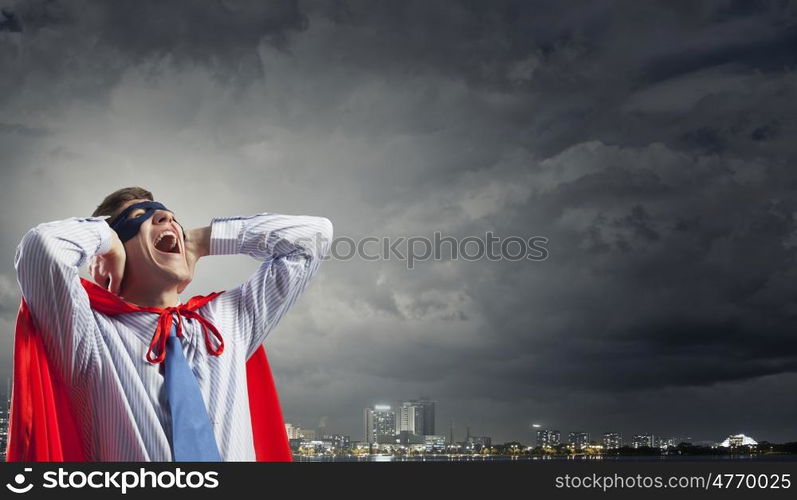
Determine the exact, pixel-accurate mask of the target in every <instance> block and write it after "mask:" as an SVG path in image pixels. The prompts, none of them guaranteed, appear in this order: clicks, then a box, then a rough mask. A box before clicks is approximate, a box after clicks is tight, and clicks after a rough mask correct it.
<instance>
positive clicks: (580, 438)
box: [567, 432, 589, 450]
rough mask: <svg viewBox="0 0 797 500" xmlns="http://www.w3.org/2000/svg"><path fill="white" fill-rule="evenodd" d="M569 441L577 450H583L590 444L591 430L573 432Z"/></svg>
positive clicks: (569, 436)
mask: <svg viewBox="0 0 797 500" xmlns="http://www.w3.org/2000/svg"><path fill="white" fill-rule="evenodd" d="M567 442H568V443H569V444H570V445H571V446H573V447H574V448H575V449H577V450H583V449H584V448H586V447H587V445H589V432H571V433H570V434H569V435H568V438H567Z"/></svg>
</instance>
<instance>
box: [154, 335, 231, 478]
mask: <svg viewBox="0 0 797 500" xmlns="http://www.w3.org/2000/svg"><path fill="white" fill-rule="evenodd" d="M183 331H185V330H183ZM165 363H166V394H167V395H168V397H169V407H170V408H171V413H172V455H173V456H174V461H175V462H221V458H220V457H219V447H218V445H217V444H216V438H215V436H214V435H213V428H212V427H211V425H210V417H208V411H207V409H206V408H205V402H204V401H203V400H202V393H201V392H199V385H198V384H197V381H196V377H194V374H193V373H192V372H191V368H190V367H189V366H188V362H187V361H186V360H185V355H184V354H183V346H182V345H181V344H180V339H179V338H177V325H176V324H173V325H172V330H171V332H170V333H169V338H168V340H167V341H166V360H165Z"/></svg>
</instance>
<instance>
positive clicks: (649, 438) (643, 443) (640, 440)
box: [631, 434, 656, 448]
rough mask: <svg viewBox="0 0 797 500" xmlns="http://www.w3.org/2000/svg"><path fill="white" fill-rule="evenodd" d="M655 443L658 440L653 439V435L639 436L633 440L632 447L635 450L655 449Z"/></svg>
mask: <svg viewBox="0 0 797 500" xmlns="http://www.w3.org/2000/svg"><path fill="white" fill-rule="evenodd" d="M655 441H656V438H655V437H653V434H637V435H636V436H634V438H633V439H632V440H631V446H632V447H633V448H653V446H654V445H655Z"/></svg>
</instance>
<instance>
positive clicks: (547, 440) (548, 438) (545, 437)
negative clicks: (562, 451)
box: [537, 429, 561, 448]
mask: <svg viewBox="0 0 797 500" xmlns="http://www.w3.org/2000/svg"><path fill="white" fill-rule="evenodd" d="M560 442H561V434H560V433H559V431H556V430H551V429H540V430H538V431H537V446H542V447H543V448H545V447H554V446H557V445H559V443H560Z"/></svg>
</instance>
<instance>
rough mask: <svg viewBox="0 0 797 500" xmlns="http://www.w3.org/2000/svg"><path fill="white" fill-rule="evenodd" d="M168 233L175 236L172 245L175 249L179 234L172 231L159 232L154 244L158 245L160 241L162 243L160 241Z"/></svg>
mask: <svg viewBox="0 0 797 500" xmlns="http://www.w3.org/2000/svg"><path fill="white" fill-rule="evenodd" d="M167 235H170V236H173V237H174V245H172V248H171V249H174V247H175V246H176V245H177V235H176V234H174V233H173V232H172V231H164V232H162V233H161V234H159V235H158V237H157V238H155V243H154V245H155V246H157V245H158V243H160V241H161V240H162V239H163V238H164V237H165V236H167Z"/></svg>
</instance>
